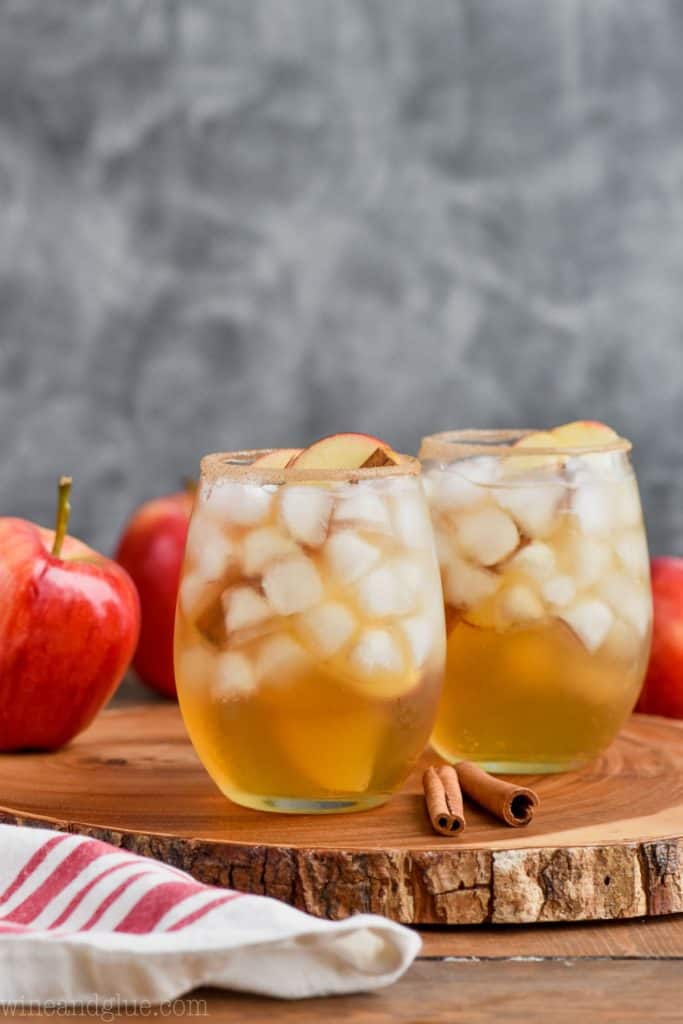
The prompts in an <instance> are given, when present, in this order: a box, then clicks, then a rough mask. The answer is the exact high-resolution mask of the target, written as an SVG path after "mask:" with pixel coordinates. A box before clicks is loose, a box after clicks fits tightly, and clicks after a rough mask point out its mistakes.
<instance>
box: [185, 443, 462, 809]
mask: <svg viewBox="0 0 683 1024" xmlns="http://www.w3.org/2000/svg"><path fill="white" fill-rule="evenodd" d="M350 436H352V437H358V436H361V435H350ZM329 441H330V439H326V441H325V443H329ZM323 443H324V442H318V445H322V444H323ZM314 447H315V446H312V447H311V449H306V450H305V452H309V451H312V450H313V448H314ZM299 454H300V453H299ZM314 454H315V453H314ZM342 454H343V453H342ZM393 454H394V457H395V458H396V459H397V460H398V461H397V462H396V463H395V464H393V463H390V464H387V465H382V464H379V465H378V464H377V460H374V459H372V458H371V459H369V460H368V462H369V465H368V467H367V468H344V466H345V465H348V464H349V462H353V458H350V459H349V458H347V459H346V461H344V459H343V458H339V459H338V462H337V465H341V468H325V466H326V464H327V465H329V460H330V459H332V460H334V458H335V452H334V451H332V452H331V453H328V455H327V458H325V453H324V452H323V456H322V457H318V458H316V457H312V458H308V459H307V458H305V457H304V458H303V461H302V463H301V464H297V465H286V462H289V463H292V461H293V460H296V459H297V452H296V450H293V451H289V450H288V451H284V450H281V451H278V450H274V451H272V452H246V453H233V454H215V455H207V456H205V457H204V458H203V459H202V463H201V479H200V483H199V488H198V492H197V495H196V499H195V506H194V511H193V515H192V520H191V524H190V530H189V534H188V541H187V548H186V553H185V563H184V568H183V576H182V581H181V586H180V592H179V600H178V609H177V615H176V634H175V665H176V679H177V686H178V695H179V699H180V706H181V710H182V713H183V717H184V719H185V723H186V725H187V729H188V732H189V734H190V738H191V739H192V742H193V744H194V746H195V749H196V751H197V753H198V755H199V757H200V759H201V760H202V762H203V764H204V766H205V767H206V769H207V770H208V772H209V774H210V775H211V776H212V778H213V779H214V781H215V782H216V783H217V784H218V786H219V787H220V789H221V790H222V791H223V792H224V793H225V794H226V795H227V796H229V797H230V798H231V799H232V800H234V801H236V802H237V803H240V804H243V805H245V806H248V807H253V808H259V809H263V810H271V811H285V812H290V813H291V812H332V811H351V810H360V809H364V808H369V807H373V806H376V805H378V804H381V803H383V802H384V801H386V800H387V799H388V798H389V796H390V795H391V793H392V792H393V791H394V790H396V789H397V787H398V786H399V785H400V784H401V782H402V781H403V780H404V779H405V777H406V776H407V775H408V773H409V771H410V770H411V769H412V768H413V767H414V766H415V764H416V762H417V760H418V758H419V757H420V755H421V753H422V751H423V749H424V747H425V745H426V743H427V741H428V739H429V735H430V732H431V729H432V727H433V724H434V719H435V715H436V708H437V704H438V697H439V694H440V689H441V683H442V677H443V665H444V657H445V632H444V612H443V599H442V595H441V584H440V578H439V568H438V563H437V559H436V553H435V549H434V539H433V533H432V529H431V523H430V518H429V511H428V508H427V505H426V501H425V497H424V493H423V491H422V488H421V485H420V477H419V470H420V467H419V463H418V461H417V460H416V459H412V458H410V457H408V456H401V455H396V454H395V453H393ZM379 461H380V463H381V462H382V460H381V459H380V460H379ZM359 465H361V464H360V463H359Z"/></svg>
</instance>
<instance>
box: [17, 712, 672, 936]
mask: <svg viewBox="0 0 683 1024" xmlns="http://www.w3.org/2000/svg"><path fill="white" fill-rule="evenodd" d="M429 757H430V755H427V758H429ZM420 777H421V770H420V772H416V773H415V774H414V775H413V776H412V777H411V778H410V779H409V780H408V782H407V783H406V785H405V787H404V788H403V790H402V791H401V792H400V793H399V794H397V795H396V796H395V797H394V799H393V800H392V801H391V802H390V803H389V804H387V805H385V806H384V807H380V808H377V809H375V810H372V811H366V812H364V813H358V814H348V815H335V816H329V815H324V816H320V817H316V816H308V815H307V816H298V815H276V814H267V813H263V812H259V811H251V810H246V809H243V808H241V807H237V806H236V805H235V804H232V803H231V802H230V801H228V800H226V799H225V798H224V797H223V796H222V795H221V794H220V793H219V792H218V790H217V789H216V787H215V786H214V784H213V783H212V782H211V780H210V779H209V777H208V776H207V775H206V773H205V772H204V769H203V768H202V766H201V764H200V763H199V761H198V760H197V757H196V755H195V753H194V751H193V749H192V747H191V745H190V742H189V740H188V739H187V736H186V733H185V730H184V727H183V724H182V720H181V718H180V714H179V711H178V709H177V707H175V706H174V705H148V706H138V707H128V708H125V707H124V708H120V709H118V708H117V709H113V710H110V711H105V712H104V713H103V714H101V715H100V716H99V718H98V719H97V720H96V721H95V723H94V724H93V725H92V726H91V727H90V728H89V729H88V730H87V731H86V732H85V733H84V734H83V735H82V736H80V737H79V738H78V739H77V740H75V741H74V742H73V743H72V744H71V745H70V746H69V747H67V748H66V749H64V750H62V751H59V752H57V753H54V754H19V755H3V756H1V757H0V820H2V821H5V822H11V823H16V824H28V825H37V826H41V825H42V826H46V827H49V828H55V829H61V830H68V831H73V832H80V833H85V834H87V835H91V836H95V837H97V838H100V839H104V840H106V841H108V842H110V843H114V844H115V845H117V846H122V847H125V848H126V849H130V850H134V851H136V852H138V853H142V854H148V855H151V856H153V857H157V858H159V859H160V860H164V861H167V862H168V863H171V864H174V865H176V866H178V867H181V868H184V869H185V870H187V871H189V872H190V873H191V874H192V875H194V876H195V877H196V878H198V879H200V880H201V881H204V882H209V883H212V884H214V885H221V886H229V887H232V888H235V889H239V890H242V891H246V892H254V893H265V894H266V895H268V896H274V897H276V898H277V899H280V900H284V901H285V902H287V903H292V904H294V905H295V906H297V907H300V908H302V909H304V910H307V911H309V912H310V913H313V914H316V915H318V916H322V917H329V918H341V917H345V916H347V915H348V914H350V913H355V912H362V911H372V912H377V913H381V914H385V915H387V916H389V917H392V918H394V919H395V920H397V921H403V922H406V923H409V924H437V923H438V924H479V923H501V924H514V923H529V922H546V921H579V920H586V919H600V918H612V919H614V918H628V917H638V916H641V915H659V914H671V913H675V912H677V911H683V723H676V722H670V721H666V720H664V719H660V718H653V717H648V716H644V715H637V716H634V717H633V718H632V720H631V721H630V722H629V724H628V725H627V726H626V728H625V729H624V731H623V733H622V734H621V736H620V737H619V739H618V740H617V741H616V743H614V744H613V745H612V747H611V748H610V749H609V750H608V751H607V752H606V753H605V754H604V755H603V756H602V757H601V758H600V759H598V760H597V761H595V762H593V763H592V764H591V765H589V766H588V767H586V768H585V769H583V770H582V771H579V772H573V773H568V774H565V775H555V776H538V777H529V776H525V777H524V779H525V781H527V783H528V784H530V785H532V786H533V787H534V788H536V789H537V791H538V793H539V795H540V798H541V808H540V811H539V812H538V814H537V816H536V818H535V819H534V821H533V822H532V824H531V825H530V826H529V827H528V828H526V829H509V828H506V827H505V826H503V825H500V824H499V823H497V822H495V821H494V820H492V819H491V818H489V817H488V816H487V815H486V813H485V812H479V811H477V810H476V809H475V808H473V807H472V806H468V807H467V808H466V814H467V822H468V825H467V831H466V833H465V834H464V836H463V837H462V838H461V839H459V840H455V839H450V838H447V837H441V836H436V835H434V834H433V833H432V832H431V830H430V827H429V822H428V819H427V816H426V812H425V808H424V802H423V798H422V790H421V784H420Z"/></svg>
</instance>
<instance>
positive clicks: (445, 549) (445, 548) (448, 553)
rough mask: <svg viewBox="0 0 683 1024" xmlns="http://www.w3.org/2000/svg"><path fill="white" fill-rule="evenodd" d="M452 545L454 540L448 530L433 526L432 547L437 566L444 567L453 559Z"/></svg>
mask: <svg viewBox="0 0 683 1024" xmlns="http://www.w3.org/2000/svg"><path fill="white" fill-rule="evenodd" d="M453 544H454V538H453V536H452V532H451V531H450V530H446V529H444V528H443V527H442V526H436V525H435V526H434V547H435V549H436V557H437V558H438V560H439V565H441V566H446V565H448V563H449V562H450V560H451V558H452V557H453V554H454V552H453Z"/></svg>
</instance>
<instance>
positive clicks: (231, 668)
mask: <svg viewBox="0 0 683 1024" xmlns="http://www.w3.org/2000/svg"><path fill="white" fill-rule="evenodd" d="M255 689H256V674H255V672H254V669H253V666H252V664H251V661H250V660H249V658H248V657H247V656H246V654H240V653H239V652H237V651H227V652H225V653H224V654H220V655H218V657H217V659H216V677H215V680H214V683H213V686H212V687H211V696H212V697H213V699H214V700H218V701H226V700H234V699H235V698H236V697H246V696H248V694H250V693H252V692H253V691H254V690H255Z"/></svg>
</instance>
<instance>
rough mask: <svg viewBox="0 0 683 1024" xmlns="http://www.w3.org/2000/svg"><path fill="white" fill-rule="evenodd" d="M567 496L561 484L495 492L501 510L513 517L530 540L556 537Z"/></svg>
mask: <svg viewBox="0 0 683 1024" xmlns="http://www.w3.org/2000/svg"><path fill="white" fill-rule="evenodd" d="M564 493H565V490H564V487H563V486H562V485H561V484H558V483H538V484H533V485H531V484H530V485H528V486H519V487H514V486H512V487H496V488H493V489H492V490H491V494H492V496H493V497H494V498H495V500H496V501H497V502H498V504H499V505H500V506H501V508H504V509H505V510H506V511H507V512H509V513H510V515H511V516H512V517H513V519H514V520H515V522H516V523H517V526H518V527H519V528H520V530H521V531H522V533H524V534H526V536H527V537H547V536H548V535H549V534H550V533H552V531H553V529H554V527H555V525H556V523H557V516H558V508H559V505H560V502H561V501H562V499H563V497H564Z"/></svg>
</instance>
